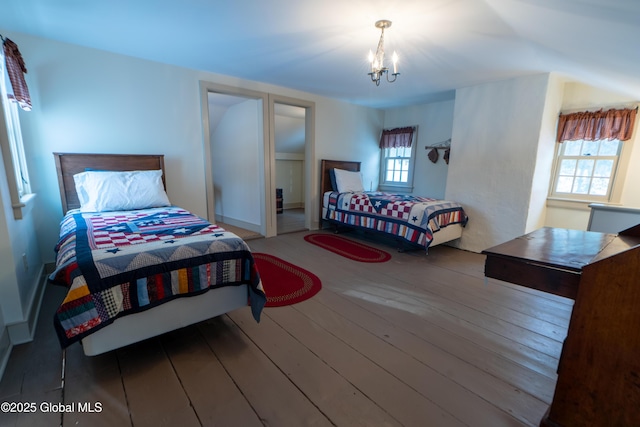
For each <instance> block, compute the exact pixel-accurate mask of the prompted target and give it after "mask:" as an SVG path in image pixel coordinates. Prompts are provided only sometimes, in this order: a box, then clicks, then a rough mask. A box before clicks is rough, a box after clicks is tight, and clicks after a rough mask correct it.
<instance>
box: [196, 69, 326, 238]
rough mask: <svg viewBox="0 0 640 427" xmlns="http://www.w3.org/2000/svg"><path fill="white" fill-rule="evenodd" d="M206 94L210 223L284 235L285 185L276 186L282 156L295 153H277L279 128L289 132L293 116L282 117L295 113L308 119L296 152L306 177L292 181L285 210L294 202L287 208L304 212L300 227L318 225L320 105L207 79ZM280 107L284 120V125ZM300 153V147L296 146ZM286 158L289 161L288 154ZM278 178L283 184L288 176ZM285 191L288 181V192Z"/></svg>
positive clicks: (299, 175)
mask: <svg viewBox="0 0 640 427" xmlns="http://www.w3.org/2000/svg"><path fill="white" fill-rule="evenodd" d="M200 94H201V108H202V123H203V143H204V147H203V148H204V167H205V181H206V183H205V185H206V194H207V217H208V219H209V221H212V222H216V223H223V224H227V225H231V226H234V227H240V228H243V229H246V230H248V231H250V232H252V233H257V234H258V236H264V237H272V236H276V235H277V234H278V230H277V222H278V221H277V216H278V214H277V210H278V207H277V204H278V200H277V199H278V197H277V192H276V188H280V187H277V186H276V173H277V172H276V152H278V153H286V152H287V151H290V150H293V149H292V148H291V149H290V148H282V149H279V151H276V147H275V145H276V142H275V141H276V128H278V129H283V132H284V133H287V131H286V127H285V126H281V125H282V123H286V122H287V121H288V119H289V118H291V117H288V118H285V119H283V120H281V119H282V117H283V116H292V115H295V116H297V117H298V118H299V117H303V119H302V121H303V122H304V128H303V129H302V137H301V138H302V139H303V140H304V145H303V148H302V150H303V154H302V153H300V152H296V153H295V154H294V153H291V154H293V155H292V156H291V159H293V160H294V161H295V162H296V163H295V165H293V164H291V165H290V166H291V168H292V169H293V170H302V173H298V172H296V175H295V177H294V178H291V179H289V181H287V185H289V189H290V190H291V194H290V195H289V196H287V201H286V202H285V201H284V200H283V206H282V207H283V209H284V203H290V204H288V205H287V208H291V209H298V210H299V211H300V212H301V213H302V215H299V216H298V217H297V218H300V217H301V216H303V217H304V225H303V226H302V225H300V222H299V219H298V223H297V225H295V227H296V229H303V230H304V229H311V228H312V227H311V224H317V222H316V221H317V220H316V219H315V218H313V217H312V213H313V212H316V211H317V209H316V207H317V200H316V199H317V193H318V192H317V186H318V179H317V177H316V176H315V175H316V170H317V168H316V166H315V154H314V153H315V141H314V134H315V103H313V102H310V101H305V100H300V99H294V98H288V97H284V96H280V95H273V94H267V93H264V92H258V91H252V90H246V89H241V88H236V87H230V86H224V85H219V84H215V83H211V82H205V81H201V82H200ZM276 107H277V109H278V110H279V111H280V114H279V116H281V117H280V118H279V119H278V123H279V124H278V125H276V114H275V111H276ZM289 107H295V108H289ZM293 112H295V114H294V113H293ZM296 121H299V120H298V119H296ZM297 132H300V131H299V130H298V131H297ZM278 133H279V134H280V130H278ZM284 139H286V138H283V140H284ZM298 139H300V137H298ZM299 150H300V147H298V148H296V151H299ZM280 160H289V159H288V158H287V155H284V156H281V158H280ZM291 173H294V172H291ZM278 179H279V182H281V183H283V182H284V181H283V180H284V179H286V178H282V177H279V178H278ZM284 187H285V184H284V183H283V184H282V188H283V192H284ZM314 189H315V191H314ZM294 194H295V196H294ZM289 230H293V229H292V228H290V229H289ZM230 231H233V230H230ZM283 232H286V231H283ZM237 234H238V233H237ZM241 237H242V236H241Z"/></svg>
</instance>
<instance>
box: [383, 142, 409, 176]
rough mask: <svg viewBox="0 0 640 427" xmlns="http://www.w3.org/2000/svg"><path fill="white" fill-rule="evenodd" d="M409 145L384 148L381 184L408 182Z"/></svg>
mask: <svg viewBox="0 0 640 427" xmlns="http://www.w3.org/2000/svg"><path fill="white" fill-rule="evenodd" d="M411 151H412V150H411V147H397V148H384V149H383V154H382V157H383V158H384V166H383V167H384V179H383V181H382V182H383V184H404V185H406V184H408V183H409V166H410V165H411Z"/></svg>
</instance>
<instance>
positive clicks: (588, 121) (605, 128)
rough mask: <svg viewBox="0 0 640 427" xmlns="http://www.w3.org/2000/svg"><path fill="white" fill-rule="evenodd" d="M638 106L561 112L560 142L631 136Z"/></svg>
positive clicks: (620, 138)
mask: <svg viewBox="0 0 640 427" xmlns="http://www.w3.org/2000/svg"><path fill="white" fill-rule="evenodd" d="M637 112H638V108H634V109H623V110H614V109H611V110H607V111H602V110H598V111H584V112H579V113H571V114H560V118H559V119H558V142H563V141H576V140H580V139H584V140H587V141H596V140H601V139H619V140H620V141H626V140H628V139H630V138H631V135H632V133H633V124H634V123H635V120H636V113H637Z"/></svg>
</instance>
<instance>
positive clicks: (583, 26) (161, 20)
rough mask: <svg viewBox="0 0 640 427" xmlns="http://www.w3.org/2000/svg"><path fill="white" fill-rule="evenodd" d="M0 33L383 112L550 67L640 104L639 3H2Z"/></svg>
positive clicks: (11, 0)
mask: <svg viewBox="0 0 640 427" xmlns="http://www.w3.org/2000/svg"><path fill="white" fill-rule="evenodd" d="M379 19H389V20H391V21H393V25H392V26H391V28H389V29H388V30H387V31H386V32H385V37H386V50H387V52H388V54H389V53H390V52H392V51H393V50H396V51H397V52H398V54H399V56H400V62H399V71H400V72H401V75H400V76H399V78H398V81H396V82H395V83H393V84H388V83H386V82H385V83H381V85H380V86H379V87H376V86H375V85H374V84H373V83H371V81H370V80H369V77H368V76H367V75H366V73H367V72H368V69H369V64H368V62H367V54H368V52H369V50H375V47H376V44H377V41H378V38H379V35H380V32H379V30H378V29H376V28H375V27H374V22H375V21H377V20H379ZM0 29H4V30H8V31H16V32H21V33H27V34H33V35H35V36H39V37H44V38H49V39H54V40H59V41H63V42H68V43H73V44H78V45H83V46H89V47H94V48H98V49H103V50H107V51H112V52H117V53H121V54H125V55H131V56H136V57H140V58H145V59H150V60H154V61H159V62H163V63H168V64H175V65H180V66H184V67H187V68H191V69H198V70H208V71H211V72H214V73H219V74H226V75H231V76H236V77H240V78H244V79H249V80H256V81H262V82H266V83H271V84H275V85H280V86H286V87H291V88H295V89H299V90H302V91H306V92H311V93H318V94H322V95H325V96H329V97H333V98H339V99H342V100H345V101H348V102H353V103H357V104H362V105H368V106H372V107H381V108H382V107H392V106H399V105H407V104H416V103H423V102H428V101H432V100H439V99H451V98H452V97H453V91H454V90H455V89H456V88H461V87H465V86H471V85H475V84H479V83H484V82H490V81H495V80H501V79H506V78H510V77H515V76H519V75H525V74H533V73H541V72H557V73H559V74H560V75H562V76H567V77H568V78H570V79H573V80H577V81H581V82H584V83H587V84H591V85H593V86H596V87H601V88H603V89H608V90H612V91H614V92H620V93H622V94H626V95H628V96H629V97H632V98H637V99H640V48H639V47H638V43H639V42H640V0H385V1H380V0H368V1H364V0H225V1H221V0H182V1H175V0H171V1H169V0H3V2H2V5H1V6H0ZM14 41H16V43H18V45H20V42H19V40H14ZM25 61H27V66H28V58H25Z"/></svg>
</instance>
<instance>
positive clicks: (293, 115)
mask: <svg viewBox="0 0 640 427" xmlns="http://www.w3.org/2000/svg"><path fill="white" fill-rule="evenodd" d="M269 123H270V124H271V126H270V135H269V137H270V140H271V141H273V144H272V145H271V146H272V149H273V151H272V156H271V158H272V159H273V161H272V163H271V165H270V168H271V171H272V172H271V173H270V174H267V175H270V177H271V180H272V183H273V189H274V191H275V195H276V204H275V205H274V206H273V207H274V209H273V211H272V212H273V214H274V215H273V222H272V225H273V232H274V234H273V235H276V234H283V233H289V232H294V231H301V230H310V229H311V228H312V224H313V223H314V218H313V217H312V214H313V213H314V212H315V210H314V209H315V206H317V204H316V203H317V197H318V196H317V191H314V190H315V189H316V188H317V186H318V180H317V178H316V176H315V175H316V166H315V137H314V136H315V103H314V102H311V101H306V100H303V99H296V98H289V97H285V96H280V95H273V94H270V95H269ZM278 212H280V213H278Z"/></svg>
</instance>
